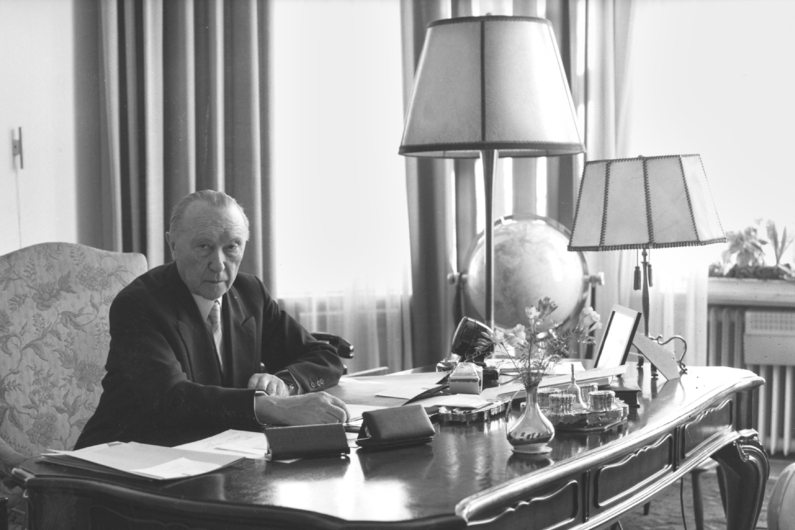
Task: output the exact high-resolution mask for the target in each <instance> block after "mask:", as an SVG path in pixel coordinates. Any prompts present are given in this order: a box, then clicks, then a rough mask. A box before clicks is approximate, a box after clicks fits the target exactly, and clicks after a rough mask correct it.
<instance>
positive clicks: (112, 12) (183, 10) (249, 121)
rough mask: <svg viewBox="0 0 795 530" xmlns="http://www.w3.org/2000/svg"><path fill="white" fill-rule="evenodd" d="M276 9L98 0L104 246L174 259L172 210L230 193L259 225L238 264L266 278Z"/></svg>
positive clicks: (238, 2)
mask: <svg viewBox="0 0 795 530" xmlns="http://www.w3.org/2000/svg"><path fill="white" fill-rule="evenodd" d="M268 10H269V3H268V2H264V1H257V0H234V1H230V0H195V1H194V0H169V1H167V2H164V1H163V0H102V2H101V4H100V17H101V20H100V35H101V40H102V42H101V68H100V70H101V74H100V75H101V79H100V81H101V83H102V90H101V104H102V109H101V116H102V133H103V134H102V144H101V146H100V147H101V155H102V173H103V177H104V178H103V183H104V189H103V212H104V218H105V220H106V222H105V226H104V233H103V237H104V243H105V247H106V248H110V249H113V250H123V251H136V252H143V253H144V254H146V256H147V259H148V262H149V264H150V266H155V265H159V264H161V263H163V262H164V261H169V260H170V256H169V255H168V249H167V247H166V244H165V238H164V233H165V231H166V230H167V228H168V219H169V217H170V209H171V207H172V206H173V204H175V203H176V202H177V201H178V200H179V199H180V198H181V197H183V196H184V195H186V194H188V193H190V192H192V191H194V190H196V189H205V188H213V189H219V190H225V191H226V192H227V193H229V194H230V195H232V196H234V197H235V198H236V199H237V200H238V201H239V202H240V203H241V204H242V205H243V207H244V209H245V210H246V213H247V215H248V217H249V220H250V221H251V239H250V241H249V244H248V247H247V250H246V255H245V258H244V262H243V265H242V269H243V270H245V271H246V272H250V273H253V274H256V275H258V276H260V277H262V278H263V280H264V281H265V282H266V283H270V279H271V276H272V274H271V270H270V264H269V261H268V259H266V256H268V255H269V254H270V246H271V240H272V238H271V235H270V232H269V227H270V223H269V220H268V215H269V214H268V212H269V209H268V207H267V205H268V202H269V197H270V191H269V190H270V186H269V182H268V176H269V174H270V170H269V164H270V155H269V147H268V145H269V139H270V133H269V121H268V115H269V107H268V80H269V77H268V75H267V72H268V47H269V41H268V35H269V32H268V23H269V18H270V17H269V16H268Z"/></svg>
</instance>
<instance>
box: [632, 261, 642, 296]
mask: <svg viewBox="0 0 795 530" xmlns="http://www.w3.org/2000/svg"><path fill="white" fill-rule="evenodd" d="M633 287H634V289H635V290H636V291H640V265H635V283H634V285H633Z"/></svg>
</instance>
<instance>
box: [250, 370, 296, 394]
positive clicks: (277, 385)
mask: <svg viewBox="0 0 795 530" xmlns="http://www.w3.org/2000/svg"><path fill="white" fill-rule="evenodd" d="M248 388H253V389H254V390H264V391H265V393H266V394H268V395H270V396H289V395H290V390H289V389H288V388H287V385H286V384H285V383H284V381H282V380H281V379H279V378H278V377H276V376H275V375H271V374H254V375H252V376H251V378H250V379H249V380H248Z"/></svg>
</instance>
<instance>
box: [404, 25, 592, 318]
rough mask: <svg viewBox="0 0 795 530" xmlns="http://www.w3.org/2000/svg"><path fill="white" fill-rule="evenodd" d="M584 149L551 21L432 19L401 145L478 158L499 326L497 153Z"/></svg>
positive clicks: (410, 151) (434, 154)
mask: <svg viewBox="0 0 795 530" xmlns="http://www.w3.org/2000/svg"><path fill="white" fill-rule="evenodd" d="M583 151H584V147H583V144H582V141H581V140H580V135H579V131H578V129H577V120H576V114H575V110H574V105H573V103H572V99H571V93H570V92H569V86H568V81H567V78H566V73H565V71H564V69H563V65H562V63H561V60H560V54H559V53H558V48H557V44H556V42H555V36H554V34H553V31H552V26H551V24H550V22H549V21H548V20H545V19H542V18H533V17H509V16H485V17H460V18H452V19H444V20H437V21H434V22H431V23H430V24H429V25H428V29H427V32H426V35H425V44H424V46H423V49H422V53H421V55H420V60H419V64H418V66H417V70H416V74H415V81H414V91H413V94H412V96H411V101H410V103H409V106H408V112H407V115H406V121H405V128H404V131H403V139H402V141H401V144H400V149H399V153H400V154H401V155H405V156H418V157H431V158H478V157H480V158H482V161H483V175H484V184H485V185H484V189H485V200H486V204H485V211H486V223H485V261H486V263H485V267H484V270H485V282H486V288H485V305H486V307H485V311H484V316H485V323H486V325H488V327H489V328H491V329H493V328H494V291H493V286H494V271H493V268H494V241H493V221H494V219H493V190H494V174H495V169H496V165H497V161H498V159H499V157H503V158H504V157H541V156H559V155H571V154H577V153H581V152H583Z"/></svg>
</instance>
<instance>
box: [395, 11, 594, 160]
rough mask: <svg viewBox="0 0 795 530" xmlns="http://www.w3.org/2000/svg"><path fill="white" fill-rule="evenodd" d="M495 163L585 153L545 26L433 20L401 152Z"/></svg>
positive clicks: (497, 19)
mask: <svg viewBox="0 0 795 530" xmlns="http://www.w3.org/2000/svg"><path fill="white" fill-rule="evenodd" d="M483 150H497V151H499V156H500V157H501V158H506V157H538V156H555V155H565V154H576V153H581V152H583V151H584V147H583V144H582V141H581V140H580V136H579V131H578V129H577V121H576V114H575V112H574V105H573V104H572V99H571V93H570V92H569V85H568V81H567V79H566V72H565V71H564V69H563V65H562V63H561V60H560V54H559V53H558V48H557V44H556V43H555V36H554V33H553V31H552V26H551V24H550V22H549V21H548V20H546V19H542V18H534V17H508V16H485V17H460V18H452V19H443V20H437V21H435V22H431V23H430V24H429V25H428V29H427V32H426V36H425V45H424V47H423V49H422V54H421V56H420V60H419V64H418V66H417V72H416V75H415V81H414V92H413V94H412V97H411V102H410V104H409V108H408V113H407V116H406V121H405V127H404V131H403V139H402V141H401V144H400V149H399V153H400V154H401V155H408V156H422V157H432V158H478V157H479V156H480V153H481V151H483Z"/></svg>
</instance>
